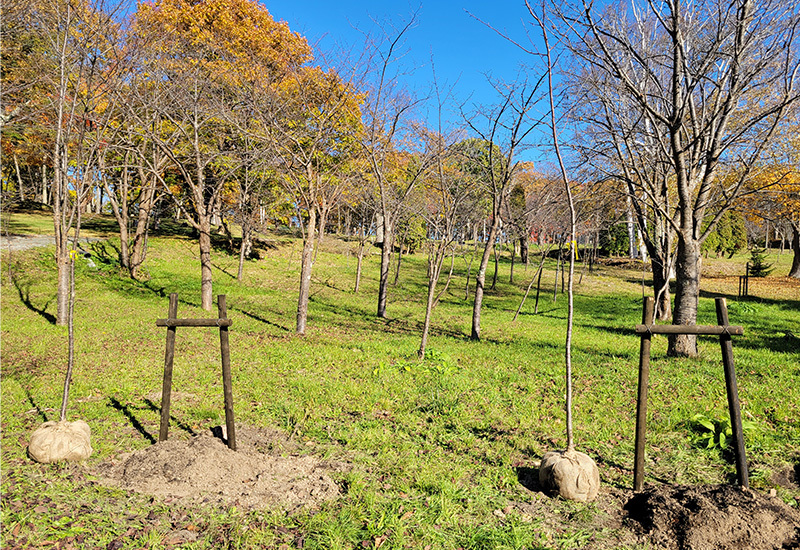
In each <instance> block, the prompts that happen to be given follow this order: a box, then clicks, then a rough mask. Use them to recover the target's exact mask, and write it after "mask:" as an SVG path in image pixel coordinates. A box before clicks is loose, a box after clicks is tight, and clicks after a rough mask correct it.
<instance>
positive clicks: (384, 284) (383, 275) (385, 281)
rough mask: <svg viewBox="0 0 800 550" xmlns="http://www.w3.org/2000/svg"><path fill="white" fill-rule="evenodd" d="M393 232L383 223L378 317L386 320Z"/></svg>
mask: <svg viewBox="0 0 800 550" xmlns="http://www.w3.org/2000/svg"><path fill="white" fill-rule="evenodd" d="M393 240H394V231H393V230H392V229H391V228H390V227H389V225H388V224H386V223H384V230H383V242H382V243H381V271H380V278H379V280H378V317H380V318H381V319H385V318H386V298H387V293H388V290H389V288H388V287H389V264H390V263H391V260H392V246H393V243H392V241H393Z"/></svg>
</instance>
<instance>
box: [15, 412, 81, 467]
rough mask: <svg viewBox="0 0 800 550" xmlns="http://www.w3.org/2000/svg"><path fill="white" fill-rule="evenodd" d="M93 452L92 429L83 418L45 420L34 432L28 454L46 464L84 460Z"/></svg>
mask: <svg viewBox="0 0 800 550" xmlns="http://www.w3.org/2000/svg"><path fill="white" fill-rule="evenodd" d="M91 454H92V444H91V430H90V429H89V425H88V424H87V423H86V422H84V421H83V420H76V421H75V422H67V421H66V420H62V421H61V422H45V423H44V424H42V425H41V426H40V427H39V429H37V430H36V431H35V432H33V435H32V436H31V442H30V443H29V444H28V456H30V457H31V458H32V459H33V460H35V461H36V462H42V463H45V464H47V463H50V462H58V461H60V460H69V461H77V460H83V459H85V458H89V456H90V455H91Z"/></svg>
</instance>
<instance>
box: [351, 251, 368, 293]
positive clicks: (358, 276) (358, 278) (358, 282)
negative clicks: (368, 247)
mask: <svg viewBox="0 0 800 550" xmlns="http://www.w3.org/2000/svg"><path fill="white" fill-rule="evenodd" d="M364 248H365V247H364V239H363V238H362V239H361V240H360V241H359V243H358V263H357V264H356V284H355V287H354V288H353V292H355V293H358V289H359V287H360V286H361V267H362V264H363V262H364Z"/></svg>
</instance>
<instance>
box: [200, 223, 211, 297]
mask: <svg viewBox="0 0 800 550" xmlns="http://www.w3.org/2000/svg"><path fill="white" fill-rule="evenodd" d="M198 218H199V219H198V226H199V228H198V230H199V231H200V238H199V244H200V306H201V307H202V308H203V309H204V310H206V311H211V306H212V305H213V287H212V280H211V279H212V278H211V215H209V214H208V213H203V214H198Z"/></svg>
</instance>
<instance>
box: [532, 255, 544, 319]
mask: <svg viewBox="0 0 800 550" xmlns="http://www.w3.org/2000/svg"><path fill="white" fill-rule="evenodd" d="M542 273H544V266H542V269H540V270H539V276H538V277H536V303H535V304H534V306H533V314H534V315H536V314H538V313H539V294H540V293H541V290H542Z"/></svg>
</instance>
